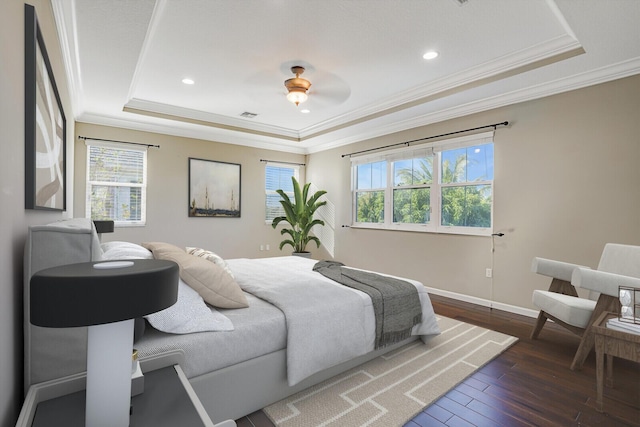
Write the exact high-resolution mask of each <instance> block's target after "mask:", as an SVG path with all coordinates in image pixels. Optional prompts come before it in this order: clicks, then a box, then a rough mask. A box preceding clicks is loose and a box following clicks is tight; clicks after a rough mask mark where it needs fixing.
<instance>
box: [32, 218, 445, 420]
mask: <svg viewBox="0 0 640 427" xmlns="http://www.w3.org/2000/svg"><path fill="white" fill-rule="evenodd" d="M145 246H146V247H145ZM175 251H176V248H175V247H173V246H172V245H170V244H165V243H159V242H151V243H143V244H142V245H138V244H134V243H130V242H107V243H100V241H99V238H98V236H97V234H96V231H95V227H94V225H93V223H92V222H91V221H90V220H88V219H70V220H63V221H59V222H56V223H53V224H49V225H43V226H33V227H30V229H29V233H28V238H27V242H26V245H25V260H24V272H25V273H24V274H25V284H28V283H29V279H30V277H31V275H33V273H35V272H37V271H39V270H41V269H43V268H48V267H53V266H57V265H63V264H70V263H77V262H88V261H98V260H111V259H131V258H151V257H156V258H163V259H172V257H174V256H175V257H178V258H176V260H177V261H179V264H180V266H181V279H180V283H179V298H178V302H177V303H176V304H175V305H174V306H173V307H171V308H170V309H167V310H164V311H162V312H159V313H154V314H153V315H150V316H146V320H144V321H142V319H137V324H138V325H140V324H141V325H144V326H145V327H144V333H139V334H138V335H139V337H137V339H136V342H135V347H136V349H137V350H138V354H139V357H141V358H145V357H150V356H156V355H159V354H163V353H167V352H172V351H176V350H177V351H180V352H182V353H183V354H184V363H183V364H182V369H183V370H184V372H185V374H186V375H187V377H188V378H189V381H190V382H191V384H192V387H193V388H194V390H195V391H196V393H197V395H198V397H199V398H200V400H201V402H202V404H203V405H204V407H205V408H206V410H207V412H208V413H209V415H210V417H211V418H212V420H213V421H214V422H216V423H217V422H220V421H223V420H225V419H238V418H241V417H242V416H244V415H247V414H249V413H251V412H253V411H256V410H258V409H261V408H263V407H265V406H268V405H269V404H271V403H274V402H276V401H278V400H280V399H282V398H284V397H286V396H289V395H291V394H293V393H295V392H297V391H300V390H303V389H305V388H307V387H309V386H311V385H314V384H317V383H318V382H320V381H323V380H325V379H327V378H330V377H331V376H333V375H336V374H338V373H340V372H343V371H345V370H347V369H350V368H352V367H354V366H357V365H359V364H361V363H363V362H365V361H367V360H371V359H372V358H374V357H377V356H378V355H380V354H383V353H386V352H388V351H391V350H393V349H395V348H397V347H399V346H401V345H403V344H405V343H407V342H410V341H413V340H416V339H422V340H427V339H428V338H429V337H430V336H433V335H437V334H438V333H439V329H438V325H437V322H436V319H435V316H434V313H433V308H432V306H431V302H430V300H429V295H428V294H427V292H426V290H425V288H424V287H423V286H422V285H421V284H420V283H419V282H416V281H412V280H407V279H404V280H406V281H408V282H409V283H411V284H412V285H413V286H414V287H415V291H416V295H417V297H418V298H419V306H420V307H421V317H420V319H419V321H418V322H417V324H415V325H414V326H412V327H410V335H407V336H408V338H406V339H402V340H399V341H398V342H394V343H392V344H389V345H385V346H383V347H380V348H376V347H378V345H377V344H376V343H377V342H378V341H377V340H378V339H379V336H377V330H378V328H377V327H376V317H375V315H374V307H373V304H372V302H371V298H370V297H369V296H367V295H366V294H364V293H363V292H360V291H358V290H356V289H351V288H349V287H346V286H342V285H340V284H338V283H336V282H334V281H333V280H331V279H329V278H327V277H324V276H322V275H320V274H319V273H317V272H315V271H313V268H314V266H315V265H316V263H317V261H315V260H310V259H306V258H301V257H294V256H287V257H274V258H263V259H230V260H223V259H222V258H220V257H216V256H215V254H212V253H210V252H208V251H206V250H203V249H201V248H184V249H183V248H180V249H179V251H180V252H181V253H175ZM188 252H191V253H188ZM183 254H184V255H183ZM185 255H186V256H188V257H187V258H184V256H185ZM195 259H198V260H197V261H196V260H195ZM185 260H186V261H185ZM201 260H204V261H205V262H206V263H207V265H209V266H210V265H213V264H215V265H216V267H215V269H213V271H214V272H215V274H221V273H220V271H223V273H224V274H223V276H224V278H225V279H224V280H225V281H227V280H228V279H229V276H230V277H231V280H230V282H233V287H231V288H229V289H231V290H228V289H226V288H224V289H222V290H221V289H220V288H216V287H213V288H211V286H209V288H207V289H198V286H199V285H200V284H202V283H204V284H203V286H205V287H206V286H208V285H207V283H206V280H204V279H203V277H205V278H209V277H210V276H207V275H206V274H214V273H210V270H209V267H206V266H205V267H206V268H207V273H206V274H205V276H198V277H196V279H198V280H200V282H197V283H196V285H198V286H194V283H193V281H192V277H190V276H188V275H187V273H189V272H194V271H195V272H197V273H198V274H199V273H200V271H199V270H198V269H195V270H194V269H191V268H190V267H189V266H186V264H184V265H183V264H182V262H183V261H185V262H188V263H191V262H192V261H193V263H194V264H197V266H198V268H200V267H202V266H203V264H202V261H201ZM183 267H184V268H183ZM183 273H184V274H183ZM194 275H195V274H194ZM218 277H222V276H216V279H215V280H209V281H210V282H211V281H216V282H217V281H218V279H217V278H218ZM187 278H188V282H187V281H183V279H185V280H187ZM201 282H202V283H201ZM276 284H277V286H276ZM216 286H217V285H216ZM225 286H226V285H225ZM235 286H238V288H237V289H236V288H235ZM24 289H25V295H24V304H25V310H24V313H25V316H24V336H25V341H24V342H25V392H26V390H28V388H29V386H30V385H32V384H36V383H40V382H43V381H48V380H52V379H57V378H61V377H64V376H69V375H73V374H76V373H78V372H83V371H84V370H85V369H86V340H87V338H86V328H67V329H49V328H40V327H37V326H33V325H31V324H30V322H29V316H30V312H29V309H30V308H29V286H25V288H24ZM212 289H213V290H212ZM238 292H239V293H238ZM220 298H222V300H221V299H220ZM210 301H213V302H214V304H213V305H216V307H213V306H212V305H210V304H208V303H210ZM300 301H305V302H306V304H300ZM221 306H222V307H221ZM224 306H227V307H226V308H225V307H224Z"/></svg>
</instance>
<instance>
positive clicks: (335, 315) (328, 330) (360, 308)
mask: <svg viewBox="0 0 640 427" xmlns="http://www.w3.org/2000/svg"><path fill="white" fill-rule="evenodd" d="M315 263H316V261H315V260H310V259H305V258H301V257H279V258H263V259H233V260H228V264H229V267H230V268H231V269H232V271H233V273H234V275H235V278H236V281H237V282H238V284H239V285H240V286H241V287H242V289H243V290H244V291H246V292H249V293H252V294H254V295H256V296H257V297H259V298H261V299H264V300H266V301H269V302H270V303H272V304H274V305H276V306H277V307H278V308H280V309H281V310H282V311H283V312H284V314H285V317H286V322H287V379H288V382H289V385H294V384H296V383H298V382H300V381H302V380H303V379H305V378H307V377H308V376H310V375H312V374H314V373H316V372H319V371H322V370H324V369H327V368H329V367H331V366H334V365H337V364H339V363H342V362H345V361H347V360H350V359H353V358H354V357H357V356H360V355H363V354H365V353H368V352H370V351H372V350H373V348H374V340H375V317H374V313H373V306H372V304H371V299H370V298H369V296H368V295H366V294H365V293H363V292H360V291H358V290H355V289H351V288H348V287H345V286H342V285H340V284H338V283H336V282H334V281H332V280H330V279H328V278H326V277H324V276H322V275H321V274H319V273H316V272H314V271H312V267H313V265H314V264H315ZM404 280H407V279H404ZM407 281H408V282H410V283H412V284H413V285H414V286H416V288H417V290H418V295H419V297H420V302H421V305H422V323H420V324H418V325H416V326H415V327H414V328H413V330H412V333H413V335H435V334H439V333H440V330H439V329H438V324H437V322H436V319H435V316H434V313H433V307H432V306H431V300H430V299H429V295H428V294H427V292H426V290H425V289H424V287H423V286H422V284H420V283H419V282H416V281H412V280H407Z"/></svg>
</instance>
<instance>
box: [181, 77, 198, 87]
mask: <svg viewBox="0 0 640 427" xmlns="http://www.w3.org/2000/svg"><path fill="white" fill-rule="evenodd" d="M182 83H184V84H186V85H192V84H194V83H195V82H194V81H193V79H188V78H184V79H182Z"/></svg>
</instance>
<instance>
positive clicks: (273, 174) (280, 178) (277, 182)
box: [265, 165, 295, 193]
mask: <svg viewBox="0 0 640 427" xmlns="http://www.w3.org/2000/svg"><path fill="white" fill-rule="evenodd" d="M265 171H266V180H265V182H266V187H265V188H266V189H267V190H272V191H275V190H284V191H285V192H286V193H289V192H291V193H292V192H293V183H292V182H291V177H292V176H295V169H294V168H288V167H279V166H269V165H267V167H266V168H265Z"/></svg>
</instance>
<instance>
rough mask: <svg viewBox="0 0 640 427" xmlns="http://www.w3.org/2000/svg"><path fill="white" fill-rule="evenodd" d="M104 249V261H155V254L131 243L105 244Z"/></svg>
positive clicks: (102, 245)
mask: <svg viewBox="0 0 640 427" xmlns="http://www.w3.org/2000/svg"><path fill="white" fill-rule="evenodd" d="M100 247H101V248H102V259H104V260H114V259H153V253H151V251H150V250H149V249H147V248H143V247H142V246H140V245H136V244H135V243H131V242H117V241H116V242H105V243H103V244H101V245H100Z"/></svg>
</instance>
